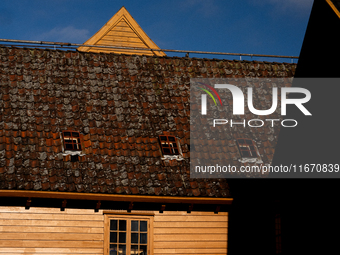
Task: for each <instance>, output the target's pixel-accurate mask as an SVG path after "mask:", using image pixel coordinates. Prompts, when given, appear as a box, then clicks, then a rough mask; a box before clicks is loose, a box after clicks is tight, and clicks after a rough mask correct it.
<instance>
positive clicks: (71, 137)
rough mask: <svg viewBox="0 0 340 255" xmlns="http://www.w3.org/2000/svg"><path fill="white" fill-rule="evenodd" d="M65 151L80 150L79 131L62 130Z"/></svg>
mask: <svg viewBox="0 0 340 255" xmlns="http://www.w3.org/2000/svg"><path fill="white" fill-rule="evenodd" d="M62 135H63V141H64V143H63V144H64V150H65V151H82V146H81V138H80V133H79V132H77V131H70V130H66V131H63V132H62Z"/></svg>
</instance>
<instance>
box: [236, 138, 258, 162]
mask: <svg viewBox="0 0 340 255" xmlns="http://www.w3.org/2000/svg"><path fill="white" fill-rule="evenodd" d="M237 146H238V148H239V150H240V154H241V157H242V158H258V157H260V155H259V153H258V150H257V147H256V144H255V142H254V141H253V140H251V139H247V138H239V139H237Z"/></svg>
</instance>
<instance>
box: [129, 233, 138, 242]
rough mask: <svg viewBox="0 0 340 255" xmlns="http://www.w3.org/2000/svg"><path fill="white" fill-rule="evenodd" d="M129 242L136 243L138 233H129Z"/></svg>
mask: <svg viewBox="0 0 340 255" xmlns="http://www.w3.org/2000/svg"><path fill="white" fill-rule="evenodd" d="M131 243H138V233H131Z"/></svg>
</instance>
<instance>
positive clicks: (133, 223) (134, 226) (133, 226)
mask: <svg viewBox="0 0 340 255" xmlns="http://www.w3.org/2000/svg"><path fill="white" fill-rule="evenodd" d="M131 231H138V221H137V220H132V221H131Z"/></svg>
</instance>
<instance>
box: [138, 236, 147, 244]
mask: <svg viewBox="0 0 340 255" xmlns="http://www.w3.org/2000/svg"><path fill="white" fill-rule="evenodd" d="M147 235H148V234H147V233H141V234H140V243H142V244H146V243H147Z"/></svg>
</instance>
